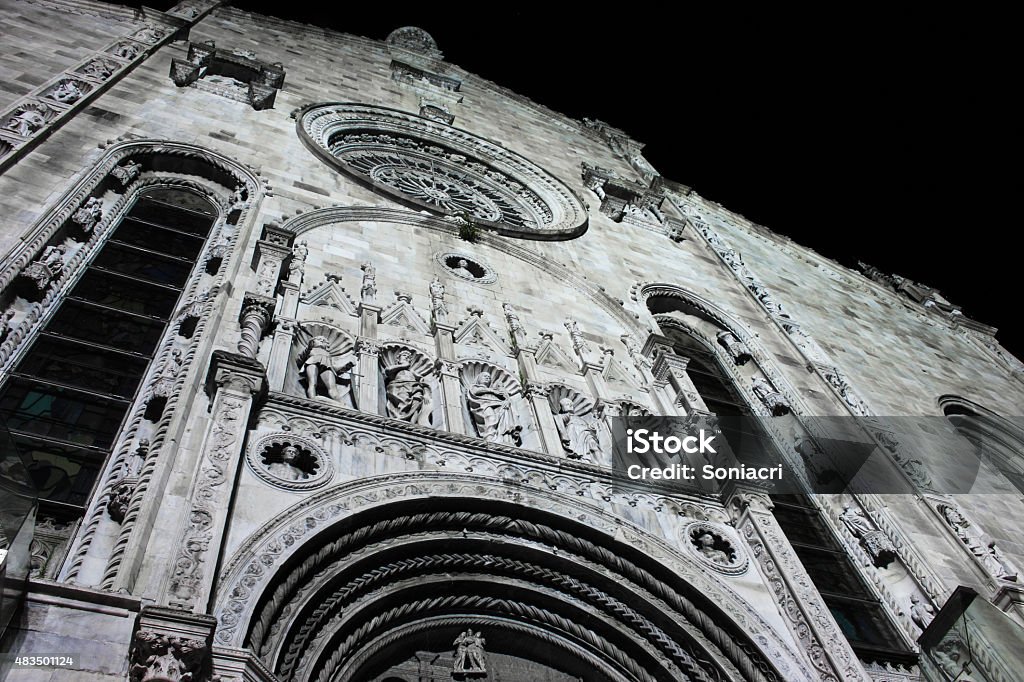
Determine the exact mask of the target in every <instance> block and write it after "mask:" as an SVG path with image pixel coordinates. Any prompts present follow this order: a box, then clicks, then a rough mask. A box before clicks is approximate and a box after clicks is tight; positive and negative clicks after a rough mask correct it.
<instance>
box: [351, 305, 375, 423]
mask: <svg viewBox="0 0 1024 682" xmlns="http://www.w3.org/2000/svg"><path fill="white" fill-rule="evenodd" d="M380 311H381V308H380V306H379V305H376V304H373V303H369V302H366V301H363V302H362V303H360V304H359V338H358V339H357V340H356V352H357V353H358V355H359V362H358V366H357V371H358V376H357V378H356V380H357V381H358V389H357V392H356V394H355V399H356V407H357V408H358V409H359V411H360V412H368V413H370V414H380V390H379V388H380V386H379V384H380V382H379V381H378V379H377V376H378V374H379V373H380V357H379V352H380V344H379V343H378V342H377V322H378V321H379V320H380Z"/></svg>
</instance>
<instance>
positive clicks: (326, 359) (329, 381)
mask: <svg viewBox="0 0 1024 682" xmlns="http://www.w3.org/2000/svg"><path fill="white" fill-rule="evenodd" d="M330 345H331V342H330V340H329V339H328V338H327V337H326V336H314V337H313V338H312V339H310V341H309V346H308V347H307V348H306V359H305V361H304V362H303V363H302V370H303V373H304V374H305V376H306V395H307V396H308V397H310V398H316V397H317V396H318V395H320V394H321V393H320V387H321V386H323V390H324V391H325V392H326V395H327V397H328V398H330V399H331V400H334V401H337V402H342V401H343V400H344V399H345V396H346V395H348V393H349V391H350V389H351V377H352V367H353V366H354V365H355V361H354V360H353V359H352V357H351V355H350V354H349V353H343V354H337V355H332V354H331V351H330ZM339 378H344V379H347V381H346V384H347V385H341V384H340V383H339Z"/></svg>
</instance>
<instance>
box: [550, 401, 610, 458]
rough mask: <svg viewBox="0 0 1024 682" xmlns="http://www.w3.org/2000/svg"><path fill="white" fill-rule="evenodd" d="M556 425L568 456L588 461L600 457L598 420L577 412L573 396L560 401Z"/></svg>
mask: <svg viewBox="0 0 1024 682" xmlns="http://www.w3.org/2000/svg"><path fill="white" fill-rule="evenodd" d="M555 426H556V427H557V428H558V438H559V439H560V440H561V441H562V447H563V448H564V449H565V451H566V453H567V456H568V457H570V458H572V459H583V460H586V461H588V462H593V461H595V459H599V458H600V456H601V443H600V441H599V440H598V437H597V422H596V421H594V420H593V419H585V418H583V417H582V416H581V415H578V414H576V410H575V409H574V408H573V405H572V399H571V398H562V399H561V400H559V401H558V413H557V414H556V415H555Z"/></svg>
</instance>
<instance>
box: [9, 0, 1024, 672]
mask: <svg viewBox="0 0 1024 682" xmlns="http://www.w3.org/2000/svg"><path fill="white" fill-rule="evenodd" d="M0 12H2V14H3V16H4V18H5V31H4V34H3V36H0V46H3V49H0V73H3V74H6V75H5V77H4V78H3V79H2V82H0V109H2V116H0V118H2V121H0V211H2V213H3V215H4V216H5V218H6V219H5V221H4V223H3V228H2V232H0V252H2V253H3V254H4V255H3V259H2V270H0V287H2V288H3V292H4V293H3V297H2V298H0V305H2V307H3V310H4V318H3V322H4V324H5V325H6V326H5V327H4V329H3V331H2V337H0V367H2V369H3V371H4V372H5V374H7V373H10V372H12V371H15V369H16V368H17V367H18V366H19V362H21V361H22V360H23V359H24V357H26V355H27V354H28V353H29V351H30V347H31V344H32V342H33V340H34V339H35V338H36V337H37V336H38V335H39V332H40V330H41V329H42V327H43V326H44V325H45V324H46V322H47V321H48V320H49V319H50V318H51V317H52V315H53V314H54V311H55V309H56V307H57V305H59V303H60V301H61V300H62V298H63V297H64V295H65V294H66V293H67V291H68V290H69V288H70V287H71V286H73V285H74V284H75V283H76V281H77V280H78V277H79V276H80V273H81V271H82V269H83V268H84V267H85V265H86V264H88V263H89V262H90V259H91V258H93V257H94V256H95V254H96V253H98V252H99V249H101V248H102V246H103V244H104V243H105V241H106V240H107V239H108V236H109V234H110V231H111V229H113V227H114V226H116V225H118V224H119V222H120V221H121V220H122V218H123V216H124V215H125V214H126V212H127V211H128V210H129V209H130V208H131V206H132V202H133V201H134V200H135V199H137V198H138V197H139V196H143V195H145V194H146V192H150V191H153V190H155V189H168V188H171V189H177V190H182V191H187V192H191V193H192V194H194V195H195V196H198V197H204V199H203V201H206V202H207V203H209V204H210V205H211V206H216V210H215V213H216V220H215V223H214V226H213V228H212V230H211V232H210V234H209V236H208V237H207V238H206V242H205V245H204V246H203V250H202V252H201V256H200V257H199V258H198V259H197V263H196V266H195V268H194V269H193V270H192V272H191V274H190V275H189V278H188V280H187V282H186V284H185V285H184V289H183V293H182V298H181V299H180V300H179V302H178V304H177V307H176V308H175V312H174V315H173V317H172V318H171V321H170V322H169V323H168V326H167V328H166V331H165V332H164V334H163V336H162V337H161V339H160V341H159V343H158V346H157V351H156V354H155V356H154V359H153V360H152V361H151V362H150V363H149V365H148V369H146V372H147V374H146V379H145V380H144V381H143V382H142V388H141V389H140V390H139V391H138V393H137V395H136V396H135V397H134V399H133V402H132V404H131V405H130V407H129V408H128V409H127V417H126V419H125V423H124V425H123V427H122V428H121V429H120V430H119V431H118V433H117V435H116V437H115V439H114V442H113V444H112V445H111V446H110V453H111V454H110V455H109V457H107V458H106V460H105V461H104V462H103V464H102V467H101V468H100V469H99V471H98V472H97V474H96V483H95V487H94V488H93V489H92V492H91V494H89V495H88V496H87V499H86V500H85V502H84V503H82V504H81V505H80V506H81V508H80V510H78V511H77V512H74V513H69V512H67V510H64V511H62V512H61V514H55V513H54V512H51V511H48V508H47V507H46V505H45V503H44V504H43V506H42V507H41V509H40V513H41V515H42V516H43V517H44V519H46V518H48V517H47V516H46V515H47V514H50V515H51V517H52V518H49V520H44V521H43V522H41V524H40V526H39V529H38V531H37V533H36V539H37V542H36V545H35V550H34V556H35V557H36V559H35V561H36V563H35V564H34V566H33V567H34V569H37V570H34V575H33V577H32V578H31V579H30V583H29V593H28V596H27V597H26V601H25V603H24V606H23V608H22V612H21V615H20V617H19V619H18V620H17V621H16V622H15V623H14V624H12V626H11V627H10V628H9V629H8V631H7V632H6V633H5V634H4V649H5V650H6V651H23V652H37V653H57V652H65V651H66V652H69V653H74V654H75V655H76V657H77V658H76V663H75V666H76V667H75V672H74V674H75V677H74V679H82V680H95V681H97V682H98V681H100V680H124V679H131V680H137V681H144V680H157V679H159V680H176V681H177V680H182V681H184V680H192V681H193V682H199V681H200V680H211V679H214V678H215V676H219V678H218V679H221V680H243V679H244V680H274V679H282V680H285V679H286V680H324V681H326V680H350V679H372V680H381V681H384V680H387V681H388V682H393V681H394V680H413V679H430V680H435V679H436V680H441V679H453V678H454V679H495V678H496V677H495V676H497V678H500V679H502V680H520V679H521V680H538V679H545V680H573V679H588V680H590V679H595V680H682V679H694V680H780V681H781V680H868V679H874V680H903V679H917V678H918V671H917V668H915V667H913V666H912V665H909V664H907V665H904V666H898V665H893V664H879V663H878V662H877V661H872V660H867V659H865V657H863V656H861V657H860V658H859V657H858V653H857V652H855V651H854V648H853V647H852V646H851V645H850V644H849V643H848V642H847V640H846V638H844V636H843V629H842V628H841V626H840V624H839V623H837V622H836V620H835V619H834V618H833V616H832V615H831V614H830V612H829V609H828V607H827V605H826V604H825V602H824V601H823V598H822V596H821V594H819V592H818V590H817V589H816V588H815V585H814V584H813V583H812V581H811V579H810V577H809V575H808V572H807V571H806V570H805V568H804V566H803V565H802V564H801V561H800V559H799V557H798V556H797V554H796V553H795V551H794V549H793V547H792V545H791V543H790V542H789V540H787V538H786V536H785V534H784V533H783V532H782V530H781V529H780V527H779V524H778V523H777V522H776V520H775V517H774V516H773V514H772V502H771V500H770V499H769V497H768V496H767V495H765V494H763V492H761V491H758V490H753V489H744V488H743V487H742V486H736V487H731V488H728V489H726V490H724V491H717V492H715V493H714V494H710V493H707V492H702V491H694V492H693V494H687V495H683V494H680V495H672V496H666V495H661V494H653V493H649V492H643V491H640V492H623V491H622V489H621V488H619V487H617V486H613V485H612V483H613V481H612V472H611V469H610V465H611V458H610V453H609V447H608V438H609V435H608V429H607V423H608V419H610V418H612V417H614V416H617V415H620V414H623V413H628V412H630V411H631V410H638V411H641V412H644V413H653V414H663V415H677V416H700V415H706V413H707V412H708V408H707V406H706V404H705V403H704V401H703V399H702V397H701V395H700V391H699V390H698V389H697V388H696V387H695V385H694V383H693V381H692V380H691V377H690V376H689V374H688V372H687V358H686V357H685V356H684V355H682V354H680V353H677V352H676V351H675V350H674V349H673V346H672V344H671V343H670V342H669V341H668V339H667V335H668V334H669V333H670V332H671V333H685V334H687V335H689V336H691V337H692V338H694V339H696V340H697V341H698V342H699V343H701V344H702V345H703V346H704V347H706V348H707V349H708V352H709V353H710V354H712V355H713V356H714V357H715V358H717V360H718V361H719V362H720V364H721V365H722V367H724V368H726V369H727V371H728V372H729V376H730V378H731V379H732V380H733V382H734V385H735V387H736V390H737V392H738V393H739V394H740V395H741V396H742V397H743V398H744V399H745V400H746V402H747V403H748V404H749V405H750V406H751V408H752V409H753V411H754V412H755V413H757V414H760V415H762V416H764V417H768V416H773V417H774V419H773V420H772V423H773V424H775V425H776V426H775V427H774V429H773V432H772V434H771V435H772V437H773V438H774V439H775V440H776V442H777V444H778V446H779V448H780V450H782V451H784V452H787V453H797V456H799V455H804V454H806V453H805V449H806V451H807V452H813V451H814V448H815V447H816V446H815V439H816V438H817V437H820V432H819V431H818V430H817V427H816V425H815V417H816V416H833V415H835V416H860V417H868V418H870V417H875V416H889V415H912V416H936V417H941V416H942V415H943V409H942V405H943V403H942V402H941V400H942V399H948V397H949V396H957V397H959V398H961V399H963V400H965V401H970V402H971V403H973V404H977V405H982V406H985V407H986V408H987V409H988V410H991V411H992V412H993V413H996V414H1001V415H1013V414H1014V413H1015V412H1016V410H1015V407H1016V406H1018V405H1020V404H1021V402H1022V399H1024V385H1022V376H1024V375H1022V372H1021V371H1020V368H1021V365H1020V364H1019V363H1018V362H1017V361H1016V359H1015V358H1013V357H1012V356H1010V355H1009V354H1008V353H1006V352H1005V351H1004V350H1003V349H1002V348H1001V347H1000V346H999V345H998V343H997V342H996V341H995V340H994V338H993V336H992V330H990V329H987V328H985V327H984V326H983V325H980V324H977V323H974V322H972V321H969V320H964V319H962V316H958V315H956V314H952V313H951V312H950V311H949V310H948V309H947V308H946V307H943V306H936V305H930V306H929V305H927V304H926V302H925V303H922V302H920V301H916V300H911V299H908V298H907V297H906V296H904V295H902V294H901V293H900V292H899V291H897V290H895V289H894V288H892V287H888V286H885V285H884V283H880V282H879V281H876V280H875V279H872V278H869V277H865V276H863V275H861V274H859V273H856V272H852V271H849V270H847V269H845V268H843V267H841V266H840V265H838V264H836V263H834V262H831V261H829V260H828V259H826V258H823V257H821V256H819V255H818V254H816V253H814V252H812V251H810V250H808V249H805V248H802V247H800V246H799V245H797V244H794V243H792V242H790V241H788V240H786V239H784V238H781V237H779V236H777V235H774V234H772V233H771V232H769V231H768V230H766V229H764V228H763V227H760V226H758V225H754V224H751V223H750V222H748V221H746V220H745V219H744V218H742V216H738V215H736V214H734V213H731V212H730V211H729V210H728V209H726V208H724V207H722V206H719V205H717V204H715V203H713V202H709V201H707V200H705V199H703V198H702V197H700V196H698V195H697V194H696V193H694V192H692V191H690V190H689V188H687V187H684V186H682V185H679V184H678V183H674V182H672V181H671V180H669V179H667V178H663V177H662V176H660V175H659V174H658V173H657V171H656V170H655V169H654V168H652V167H651V166H650V164H648V163H647V162H646V161H645V160H644V158H643V156H642V154H641V148H642V145H640V144H638V143H637V142H636V141H634V140H632V139H630V138H629V137H628V136H626V135H625V134H624V133H622V132H621V131H618V130H617V129H615V128H613V127H611V126H610V125H607V124H605V123H603V122H600V121H589V120H584V121H576V120H572V119H568V118H566V117H564V116H562V115H560V114H558V113H556V112H553V111H550V110H548V109H545V108H544V107H543V105H542V104H538V103H534V102H531V101H528V100H526V99H524V98H522V97H519V96H517V95H515V94H513V93H510V92H508V91H507V90H504V89H501V88H500V87H498V86H496V85H494V84H492V83H490V82H488V81H485V80H483V79H481V78H479V77H477V76H474V75H473V74H471V73H467V72H465V71H464V70H462V69H461V68H459V67H458V66H457V65H455V64H451V63H448V62H446V61H444V58H443V54H442V52H441V48H443V46H440V48H439V46H437V45H436V44H435V43H434V41H433V39H432V38H430V36H429V35H427V34H426V33H424V32H423V31H420V30H418V29H412V28H408V29H400V30H398V31H396V32H394V33H392V34H391V36H389V37H388V38H387V39H386V40H382V41H381V40H373V39H367V38H360V37H356V36H351V35H345V34H340V33H334V32H332V31H327V30H322V29H319V28H315V27H311V26H306V25H300V24H294V23H289V22H284V21H280V20H277V19H272V18H268V17H262V16H258V15H253V14H249V13H246V12H244V11H241V10H238V9H233V8H230V7H226V6H217V5H216V4H215V3H210V2H206V0H188V1H186V2H183V3H181V4H180V5H179V6H177V7H176V8H174V9H172V10H171V11H169V12H166V13H163V12H156V11H153V10H144V11H141V12H135V11H132V10H128V9H123V8H119V7H112V6H107V5H105V4H103V3H101V2H94V1H91V0H80V1H79V0H75V1H74V2H64V1H58V0H35V1H32V2H29V1H27V0H24V1H22V0H0ZM40 25H46V26H52V27H54V28H53V30H52V31H47V32H46V33H41V32H40V29H39V28H38V27H39V26H40ZM58 48H59V49H58ZM26 51H28V52H31V53H32V54H33V55H37V56H39V57H40V58H33V59H26V58H25V57H24V53H25V52H26ZM15 84H16V85H15ZM341 103H349V104H341ZM809 292H813V294H811V293H809ZM654 301H657V305H655V304H654V303H653V302H654ZM867 431H868V432H867V433H866V434H865V435H866V437H868V438H870V439H872V441H873V442H876V443H877V444H878V445H879V446H880V448H881V451H882V452H884V453H886V455H885V456H886V457H887V458H888V459H887V460H886V461H887V462H888V464H887V466H888V467H889V469H888V471H889V472H890V474H891V476H893V477H902V478H906V479H908V480H910V479H913V478H914V477H915V476H917V475H920V471H921V470H922V469H923V470H925V471H926V470H927V469H928V468H929V466H938V465H940V464H941V462H936V461H932V460H931V459H930V458H931V457H937V456H938V455H937V454H936V453H938V452H943V451H945V450H943V449H942V448H934V447H932V445H934V444H935V442H937V441H941V442H946V443H948V442H949V439H951V438H952V439H955V438H960V436H957V435H955V434H954V433H952V432H950V433H946V432H943V433H926V432H915V433H894V432H892V431H887V430H885V429H883V428H881V427H880V428H879V429H878V430H876V431H871V430H870V429H867ZM963 442H964V443H965V444H966V441H963ZM947 449H948V448H947ZM814 504H815V505H816V507H817V508H818V509H819V510H820V512H821V518H822V519H823V523H824V524H825V525H826V527H827V528H828V532H829V533H831V534H833V536H834V538H835V541H836V542H837V543H839V546H841V547H843V548H844V551H846V552H847V553H848V554H849V555H850V556H851V557H852V559H853V563H852V565H853V566H854V567H855V570H857V571H859V576H860V578H859V579H861V580H863V581H864V582H865V583H866V584H867V585H868V586H869V589H870V590H871V592H872V593H873V594H874V595H875V596H876V597H877V600H878V601H879V602H880V603H881V604H882V607H883V609H884V611H885V613H886V616H887V618H888V619H889V620H890V621H891V623H892V624H893V631H894V632H895V633H896V637H897V638H898V639H899V641H898V642H890V644H893V645H896V646H899V647H902V648H905V649H906V650H907V651H913V649H914V647H915V646H916V645H915V644H914V642H915V640H916V638H917V636H918V635H919V634H920V632H921V624H922V623H924V622H925V618H924V616H922V614H930V613H933V612H934V611H937V610H938V609H939V608H940V607H941V606H942V604H943V602H944V600H945V598H946V597H947V596H948V594H949V593H950V592H951V591H952V590H953V589H954V588H955V587H956V586H957V585H961V584H963V585H969V586H972V587H974V588H975V589H976V590H978V592H979V593H980V594H982V595H983V596H985V597H986V598H988V599H990V600H992V601H994V602H995V603H996V604H997V605H998V606H1000V607H1001V608H1003V609H1004V610H1005V611H1006V612H1007V613H1009V614H1010V615H1011V616H1012V617H1014V618H1015V619H1017V620H1018V621H1022V622H1024V611H1021V606H1020V602H1021V599H1020V596H1019V589H1018V578H1017V575H1016V572H1015V570H1014V569H1013V568H1012V566H1015V565H1024V563H1022V562H1024V546H1022V545H1021V544H1020V540H1019V533H1018V526H1017V524H1016V523H1015V522H1013V523H1008V522H1007V520H1008V519H1012V520H1015V519H1018V518H1020V516H1021V514H1022V513H1024V505H1022V503H1021V500H1020V496H1019V494H1012V488H1008V492H1007V494H992V495H985V496H970V495H964V496H951V495H947V494H942V493H940V492H936V491H934V490H932V489H929V488H927V487H925V488H924V489H923V490H922V492H921V493H920V494H917V495H891V496H886V495H880V494H863V495H850V494H836V495H822V496H818V497H816V498H815V499H814ZM61 674H66V671H59V670H58V671H52V675H53V676H52V677H48V676H47V675H50V673H49V672H43V671H38V670H36V671H27V670H18V671H13V672H12V673H10V676H9V679H12V680H19V679H26V680H36V679H70V678H62V677H60V675H61ZM487 675H491V677H490V678H488V677H487Z"/></svg>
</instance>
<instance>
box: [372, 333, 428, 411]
mask: <svg viewBox="0 0 1024 682" xmlns="http://www.w3.org/2000/svg"><path fill="white" fill-rule="evenodd" d="M384 392H385V396H386V398H387V410H388V416H389V417H392V418H394V419H401V420H402V421H406V422H409V423H410V424H421V425H423V426H429V425H430V418H431V413H432V411H433V402H432V400H431V391H430V386H428V385H427V383H426V382H424V381H423V379H422V377H421V376H420V375H418V374H417V373H416V371H415V370H414V369H413V354H412V351H410V350H408V349H404V348H403V349H402V350H400V351H398V354H397V355H396V356H395V362H394V364H390V365H385V367H384Z"/></svg>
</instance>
